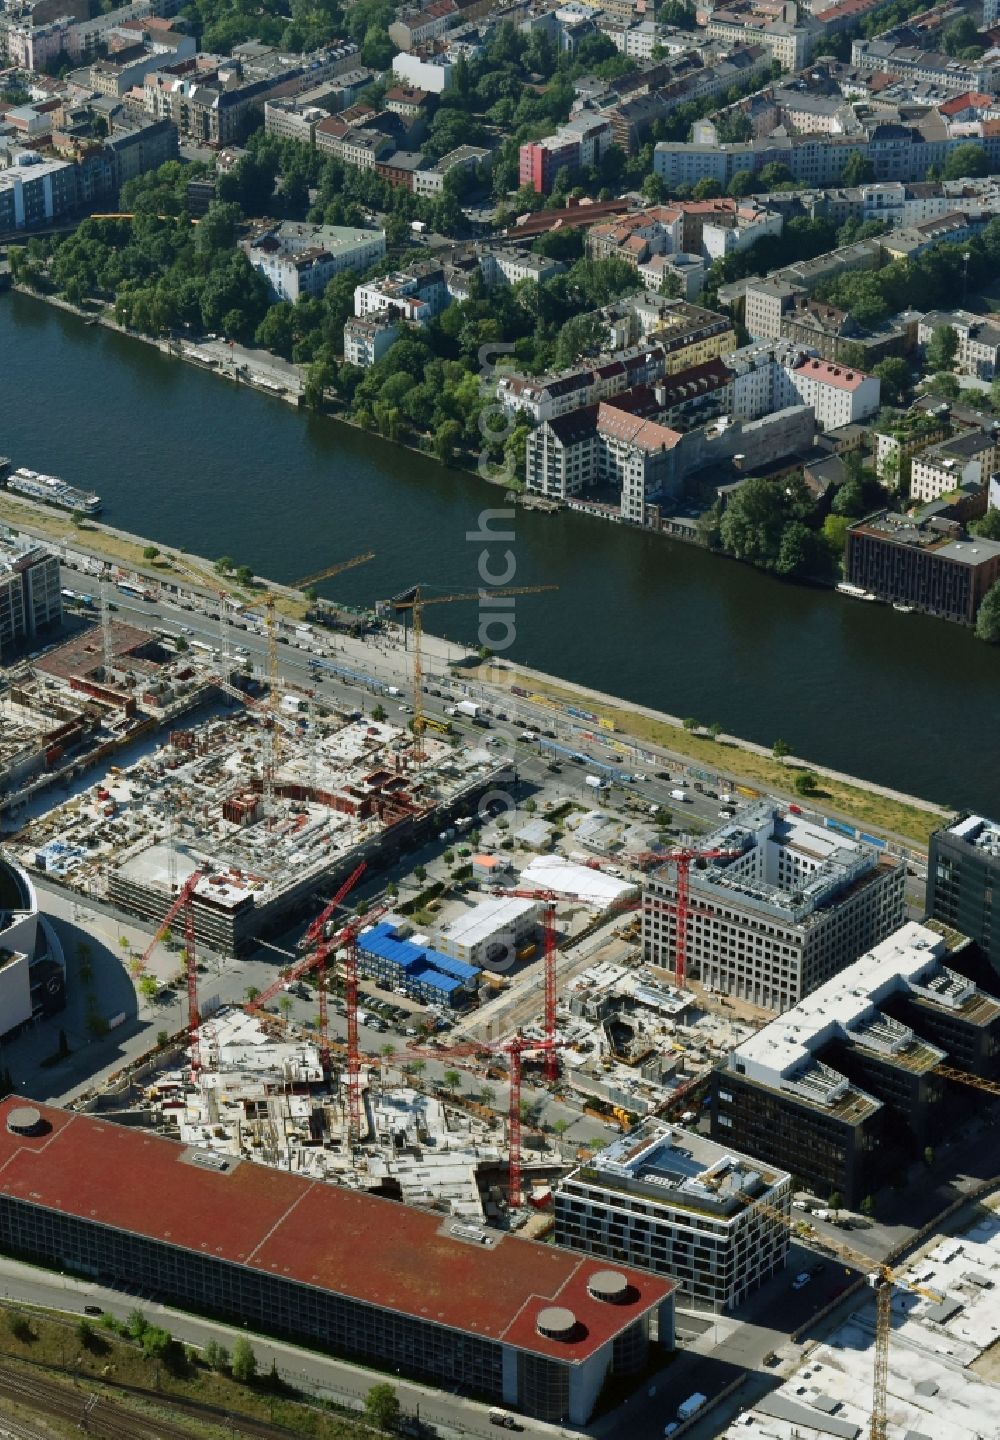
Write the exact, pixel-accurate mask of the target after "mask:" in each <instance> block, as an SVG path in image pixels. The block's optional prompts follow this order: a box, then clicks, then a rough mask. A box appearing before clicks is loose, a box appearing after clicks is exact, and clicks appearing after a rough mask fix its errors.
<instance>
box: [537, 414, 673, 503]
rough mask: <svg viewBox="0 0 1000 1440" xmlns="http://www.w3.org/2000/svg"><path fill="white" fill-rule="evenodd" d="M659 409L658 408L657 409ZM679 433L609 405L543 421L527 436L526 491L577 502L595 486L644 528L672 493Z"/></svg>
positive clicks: (639, 415) (641, 416) (640, 415)
mask: <svg viewBox="0 0 1000 1440" xmlns="http://www.w3.org/2000/svg"><path fill="white" fill-rule="evenodd" d="M654 408H655V407H654ZM680 439H681V436H680V434H679V432H678V431H676V430H671V429H669V428H668V427H667V426H665V425H660V424H658V423H657V422H656V421H654V420H650V419H647V418H645V417H644V416H643V415H642V414H634V413H630V411H628V410H624V409H620V408H618V407H617V406H615V405H613V404H609V403H599V404H596V405H588V406H585V407H583V408H582V409H579V410H574V411H573V412H572V413H571V414H569V415H561V416H557V417H555V418H554V419H552V420H546V421H543V422H542V424H541V425H539V426H538V427H537V428H536V429H535V430H533V431H532V432H531V434H530V435H529V436H528V440H527V447H526V457H525V477H526V482H527V486H528V489H529V490H531V491H532V492H533V493H535V494H539V495H545V496H546V497H548V498H549V499H553V500H572V499H574V498H578V497H579V496H581V495H582V494H583V493H584V492H586V491H587V490H589V489H591V488H593V487H594V486H596V485H606V486H608V487H612V486H613V487H615V488H616V489H617V491H618V495H619V502H618V513H619V514H620V516H621V518H622V519H623V520H628V521H630V522H631V523H633V524H636V525H643V524H645V523H646V519H647V514H646V507H647V505H649V504H650V503H651V502H652V501H654V500H656V499H659V498H660V497H661V496H662V495H663V494H664V493H665V492H667V491H669V490H671V489H672V488H673V487H674V482H675V467H674V464H673V457H672V452H673V450H674V449H675V447H676V446H677V444H678V442H679V441H680Z"/></svg>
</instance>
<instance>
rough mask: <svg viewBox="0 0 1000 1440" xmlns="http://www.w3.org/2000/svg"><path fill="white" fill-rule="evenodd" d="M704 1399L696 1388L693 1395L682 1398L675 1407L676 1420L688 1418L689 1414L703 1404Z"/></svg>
mask: <svg viewBox="0 0 1000 1440" xmlns="http://www.w3.org/2000/svg"><path fill="white" fill-rule="evenodd" d="M705 1399H706V1397H705V1396H704V1395H703V1394H702V1393H701V1391H700V1390H696V1391H695V1392H694V1394H693V1395H689V1396H688V1398H687V1399H686V1400H683V1401H682V1402H681V1404H680V1405H678V1407H677V1418H678V1420H690V1419H691V1416H692V1415H694V1414H695V1412H696V1411H698V1410H700V1409H701V1407H702V1406H703V1405H704V1403H705Z"/></svg>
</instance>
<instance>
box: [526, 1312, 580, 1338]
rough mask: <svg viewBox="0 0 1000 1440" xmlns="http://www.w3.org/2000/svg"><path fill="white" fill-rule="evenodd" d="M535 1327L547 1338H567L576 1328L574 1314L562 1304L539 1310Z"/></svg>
mask: <svg viewBox="0 0 1000 1440" xmlns="http://www.w3.org/2000/svg"><path fill="white" fill-rule="evenodd" d="M535 1328H536V1329H537V1331H538V1333H539V1335H544V1336H545V1337H546V1339H548V1340H569V1339H570V1338H571V1336H572V1335H573V1333H574V1331H575V1330H576V1316H575V1315H574V1314H573V1312H572V1310H567V1309H566V1308H565V1307H564V1306H562V1305H549V1306H547V1307H546V1308H545V1309H544V1310H539V1312H538V1319H537V1320H536V1322H535Z"/></svg>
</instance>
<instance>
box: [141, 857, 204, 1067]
mask: <svg viewBox="0 0 1000 1440" xmlns="http://www.w3.org/2000/svg"><path fill="white" fill-rule="evenodd" d="M204 873H205V871H204V870H203V869H200V868H199V869H195V870H192V872H191V874H190V875H189V876H188V878H187V879H186V880H185V882H184V884H183V885H182V886H181V888H180V890H179V892H178V894H177V897H176V899H175V900H173V902H172V903H171V905H170V909H169V910H168V911H167V913H166V915H164V917H163V919H162V921H161V922H160V926H159V928H158V930H157V931H156V934H155V935H154V936H153V938H152V940H150V942H149V944H148V945H147V946H146V948H145V950H144V951H143V952H142V958H141V959H140V961H139V964H138V967H137V973H138V974H140V975H141V974H142V972H143V971H144V970H145V968H146V966H147V964H148V963H149V957H150V956H151V955H152V953H153V951H154V950H155V949H156V947H157V945H159V943H160V941H161V940H162V939H163V937H164V935H165V934H166V933H167V931H168V930H169V929H170V927H171V925H172V924H173V923H174V921H175V920H176V919H177V916H178V915H179V914H180V912H181V910H183V911H184V950H185V954H186V969H187V992H188V1032H189V1035H190V1042H191V1073H192V1075H196V1074H197V1073H198V1071H199V1070H200V1068H201V1055H200V1051H199V1048H198V1029H199V1026H200V1025H201V1016H200V1014H199V1011H198V965H197V957H196V955H195V936H194V905H193V903H192V901H193V897H194V892H195V889H196V887H197V885H198V881H199V880H200V879H201V877H202V876H203V875H204Z"/></svg>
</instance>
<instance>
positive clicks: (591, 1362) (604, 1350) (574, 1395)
mask: <svg viewBox="0 0 1000 1440" xmlns="http://www.w3.org/2000/svg"><path fill="white" fill-rule="evenodd" d="M613 1350H614V1342H613V1341H611V1340H609V1341H608V1343H607V1344H606V1345H602V1346H601V1348H600V1350H596V1351H595V1352H594V1354H593V1355H591V1356H590V1357H589V1358H588V1359H587V1360H585V1361H584V1362H583V1364H582V1365H572V1366H570V1367H569V1415H568V1416H567V1419H568V1420H569V1423H570V1424H571V1425H586V1423H587V1421H588V1420H589V1419H590V1417H591V1415H592V1414H593V1413H594V1406H595V1405H596V1404H597V1397H598V1396H599V1395H600V1393H601V1388H602V1387H603V1385H604V1378H605V1376H606V1375H607V1373H608V1370H609V1369H610V1367H611V1356H612V1352H613Z"/></svg>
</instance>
